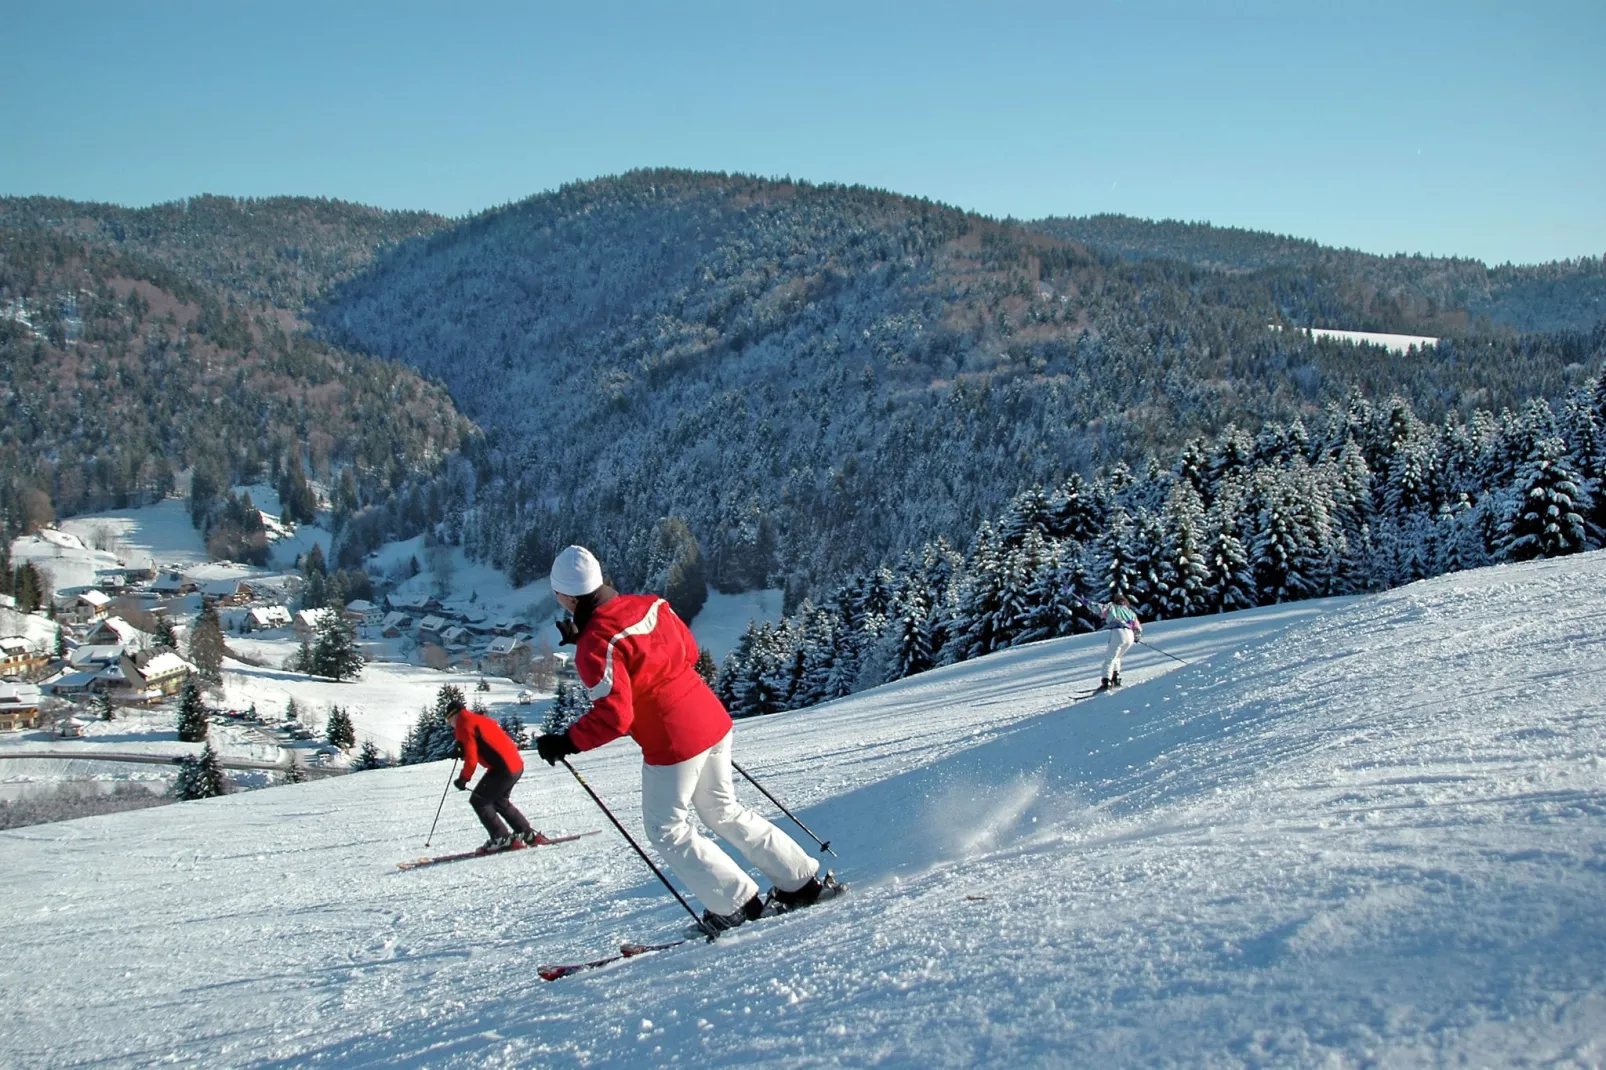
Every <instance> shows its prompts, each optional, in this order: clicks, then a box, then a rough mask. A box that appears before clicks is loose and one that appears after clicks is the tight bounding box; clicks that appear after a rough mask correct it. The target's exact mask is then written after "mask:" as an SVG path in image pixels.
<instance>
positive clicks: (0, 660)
mask: <svg viewBox="0 0 1606 1070" xmlns="http://www.w3.org/2000/svg"><path fill="white" fill-rule="evenodd" d="M49 661H50V658H49V657H47V656H46V655H44V654H41V653H38V652H36V651H35V650H33V649H32V648H31V647H29V645H28V640H26V639H24V638H23V637H22V636H20V635H8V636H6V637H5V638H4V639H0V677H7V678H10V677H16V676H26V675H28V674H29V673H31V672H33V671H34V670H36V669H39V668H42V667H43V666H44V665H46V664H48V663H49Z"/></svg>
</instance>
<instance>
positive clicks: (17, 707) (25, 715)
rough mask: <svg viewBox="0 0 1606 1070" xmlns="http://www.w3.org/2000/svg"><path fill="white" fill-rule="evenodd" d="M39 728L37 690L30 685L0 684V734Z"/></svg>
mask: <svg viewBox="0 0 1606 1070" xmlns="http://www.w3.org/2000/svg"><path fill="white" fill-rule="evenodd" d="M38 726H39V689H38V688H37V687H35V686H33V685H32V684H0V732H16V731H19V730H21V729H24V728H37V727H38Z"/></svg>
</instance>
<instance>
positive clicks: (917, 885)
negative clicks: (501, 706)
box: [0, 552, 1606, 1067]
mask: <svg viewBox="0 0 1606 1070" xmlns="http://www.w3.org/2000/svg"><path fill="white" fill-rule="evenodd" d="M1603 621H1606V554H1602V553H1599V552H1597V553H1590V554H1583V555H1577V556H1572V557H1568V558H1564V559H1558V560H1549V561H1538V562H1531V563H1527V564H1522V565H1505V566H1496V567H1491V568H1486V569H1480V570H1475V571H1470V572H1462V573H1456V574H1452V575H1448V576H1444V577H1440V578H1438V579H1434V580H1427V581H1423V582H1419V583H1415V584H1411V585H1408V586H1405V587H1402V588H1399V589H1396V590H1393V591H1390V592H1387V593H1383V594H1379V595H1371V596H1365V597H1360V598H1346V599H1330V600H1325V601H1311V602H1302V603H1295V604H1289V605H1282V606H1273V607H1266V608H1261V609H1253V610H1246V611H1241V612H1238V613H1232V614H1225V615H1220V616H1210V617H1199V618H1192V619H1187V620H1180V621H1173V622H1162V623H1158V624H1155V625H1153V626H1152V627H1151V628H1149V629H1148V630H1147V631H1146V632H1145V639H1146V640H1148V641H1149V642H1150V643H1151V644H1152V646H1150V647H1148V648H1145V647H1137V648H1135V649H1134V651H1133V652H1132V654H1131V655H1129V658H1128V663H1127V671H1126V677H1127V683H1128V686H1127V687H1125V688H1124V689H1122V690H1120V691H1118V692H1116V693H1114V694H1109V695H1097V696H1094V697H1090V698H1085V699H1080V700H1079V699H1078V698H1077V696H1079V695H1082V694H1085V692H1086V691H1087V689H1088V688H1089V687H1090V686H1091V685H1092V683H1093V682H1095V681H1096V678H1097V675H1098V671H1099V663H1100V659H1101V656H1102V651H1103V643H1102V640H1101V639H1100V638H1099V637H1098V636H1088V635H1084V636H1077V637H1071V638H1065V639H1056V640H1050V641H1046V642H1040V643H1034V644H1029V645H1026V646H1021V647H1016V648H1013V649H1009V650H1005V651H1001V652H998V653H995V654H992V655H989V656H987V657H983V658H979V659H977V660H974V661H970V662H966V663H963V664H959V665H951V666H946V667H943V668H938V669H934V670H932V671H930V672H927V673H923V674H920V675H917V676H914V677H911V678H908V679H905V680H901V681H898V682H896V683H893V684H888V685H885V686H882V687H879V688H875V689H873V690H869V691H866V692H863V693H860V694H857V695H854V696H852V697H850V698H847V699H843V700H840V701H837V702H833V703H830V704H827V705H825V706H822V707H818V708H814V709H809V710H800V711H794V712H791V713H785V714H779V715H775V716H771V717H765V718H759V719H756V720H747V721H742V722H739V723H738V725H737V728H736V751H735V753H736V758H737V760H738V761H739V762H741V763H742V764H743V765H744V766H745V767H746V768H747V769H748V770H749V771H750V772H752V773H753V774H754V775H755V776H757V777H759V778H760V779H761V780H762V781H763V782H764V783H765V785H766V787H768V788H769V789H770V790H771V791H772V792H774V793H775V794H776V795H777V797H778V798H780V799H781V800H782V801H784V802H786V803H788V805H791V806H792V807H793V808H794V809H795V810H796V812H797V813H798V816H799V817H801V818H802V819H803V820H804V821H805V822H807V823H808V824H809V825H810V826H811V827H812V828H814V829H815V830H816V831H818V832H820V833H821V835H823V836H825V837H826V838H828V839H830V840H831V841H832V844H833V847H834V849H835V850H836V851H837V852H838V853H839V854H840V855H841V858H840V860H839V861H834V862H833V863H832V865H833V866H834V867H835V869H836V872H837V874H838V876H839V877H840V878H841V879H842V880H844V881H846V882H847V883H849V884H850V885H851V886H852V891H851V893H850V894H849V896H848V897H847V898H845V899H841V900H838V901H836V902H834V903H832V904H829V905H823V906H821V907H818V908H815V909H814V910H812V911H807V912H804V913H802V914H799V915H794V916H790V917H786V918H781V919H775V920H771V921H765V922H761V923H758V924H756V925H753V926H751V927H746V928H743V929H740V930H737V931H736V932H734V933H732V934H730V935H728V936H727V937H726V938H724V939H722V940H721V941H720V942H719V943H717V944H715V945H713V946H701V945H697V944H688V945H684V946H681V947H677V948H673V949H671V950H668V951H664V952H661V953H657V954H654V955H650V956H646V957H643V958H640V959H636V960H633V961H630V962H628V963H625V964H622V965H620V966H618V967H612V968H605V969H601V970H596V971H592V972H588V973H585V974H581V975H576V976H574V977H570V978H565V979H563V980H560V981H557V982H552V983H548V982H544V981H542V980H540V979H539V977H538V975H537V967H538V966H540V965H542V964H546V963H553V962H569V961H576V960H581V959H586V958H590V957H593V956H596V955H600V954H604V953H607V952H608V951H609V950H610V949H612V948H614V946H615V945H617V944H618V943H619V942H620V941H627V940H640V941H655V940H659V939H664V938H666V937H672V936H673V935H675V934H677V933H678V931H679V929H680V928H681V926H682V925H683V923H684V922H685V920H686V919H685V915H684V914H683V913H681V912H680V910H679V907H678V906H677V905H676V904H675V903H674V902H673V900H671V899H670V898H669V897H668V896H667V894H666V893H665V892H664V890H663V889H662V887H661V886H660V885H658V884H657V883H656V881H655V880H654V879H653V878H652V877H651V875H650V874H649V873H648V872H647V871H646V870H645V868H644V867H643V866H642V865H641V863H640V861H639V860H638V859H637V858H636V857H635V856H634V855H633V854H632V853H631V851H630V849H629V848H628V846H627V845H625V844H624V843H623V842H622V840H621V839H620V838H619V837H618V836H617V834H616V833H615V832H614V831H613V830H612V829H611V828H609V827H608V826H607V824H606V822H605V820H604V819H603V817H602V815H601V814H599V813H598V812H597V811H596V809H595V808H594V806H593V805H592V803H591V801H590V800H589V799H588V798H587V797H586V796H585V794H584V793H583V792H582V791H581V790H580V787H579V785H577V784H576V783H575V782H574V781H573V780H572V779H571V778H570V777H569V776H568V775H567V774H566V773H564V772H563V770H562V769H561V768H560V769H558V770H556V771H552V770H549V769H547V768H546V767H545V766H544V765H538V764H532V766H531V768H530V770H529V772H527V773H526V776H525V780H524V781H523V782H522V783H521V784H520V786H519V788H518V790H517V792H516V794H515V798H516V799H517V800H518V801H519V803H520V804H521V806H522V807H523V808H524V809H525V811H526V812H527V813H528V814H530V816H531V818H532V820H534V821H535V822H536V823H537V825H538V826H539V827H540V828H542V829H543V830H545V831H547V832H548V833H554V834H555V833H557V832H561V831H588V830H591V829H601V830H603V831H602V833H601V834H599V835H596V836H588V837H586V838H584V839H582V840H580V841H577V842H575V843H570V844H564V845H561V846H554V847H549V848H537V849H535V850H532V851H526V852H522V853H519V854H515V855H512V856H509V857H501V858H491V859H484V860H478V861H473V862H469V863H465V864H462V865H457V866H446V867H440V868H437V869H431V870H422V871H418V872H407V873H404V872H398V871H397V870H396V868H395V864H396V863H397V862H399V861H402V860H404V859H408V858H411V857H414V856H416V855H417V854H419V853H421V844H422V842H423V838H424V835H425V832H426V830H427V829H428V826H429V820H430V817H431V815H432V813H433V811H434V808H435V803H436V801H437V800H438V799H439V798H440V796H441V789H442V786H443V784H444V782H445V778H446V776H447V772H448V770H447V768H446V765H445V764H444V763H441V764H435V765H421V766H412V767H406V768H401V769H392V770H380V771H374V772H368V773H363V774H360V775H355V776H346V777H337V778H331V779H328V780H323V781H317V782H310V783H305V784H300V785H294V786H286V787H279V788H273V789H270V790H265V791H255V792H248V793H241V794H236V795H231V796H228V797H225V798H220V799H212V800H206V801H201V802H194V803H186V804H181V805H177V806H169V807H162V808H158V809H154V810H146V811H140V812H133V813H124V814H117V815H111V816H107V817H101V818H93V819H86V820H80V821H73V822H66V823H59V824H51V825H40V826H35V827H31V828H25V829H20V830H16V831H11V832H5V833H0V860H3V864H0V932H3V933H5V934H6V935H5V947H6V951H7V954H6V955H5V956H4V958H3V960H0V998H3V999H4V1001H5V1003H6V1005H7V1007H8V1008H9V1010H10V1013H9V1014H8V1015H7V1016H6V1017H5V1018H4V1019H0V1063H4V1064H5V1065H8V1066H19V1067H34V1066H45V1065H88V1064H95V1065H101V1066H143V1065H150V1064H153V1063H158V1062H176V1063H190V1064H197V1065H206V1066H262V1067H268V1066H285V1067H288V1066H303V1065H308V1064H320V1065H379V1064H386V1065H418V1066H425V1065H427V1066H458V1065H460V1066H532V1065H540V1066H593V1065H674V1064H678V1065H695V1066H755V1065H759V1066H784V1067H795V1066H817V1065H848V1066H858V1065H883V1066H911V1067H913V1066H960V1065H977V1064H985V1065H998V1066H1020V1065H1028V1066H1029V1065H1099V1066H1165V1065H1177V1066H1183V1065H1186V1066H1199V1065H1244V1064H1248V1065H1296V1066H1316V1065H1321V1066H1351V1065H1386V1066H1411V1065H1423V1066H1439V1065H1447V1064H1448V1065H1487V1064H1495V1063H1500V1064H1511V1063H1518V1064H1521V1063H1529V1064H1541V1065H1553V1066H1598V1065H1601V1063H1602V1061H1603V1059H1606V914H1603V912H1602V910H1601V903H1602V902H1606V707H1603V706H1602V704H1601V703H1600V701H1599V697H1598V692H1597V691H1596V688H1597V687H1598V686H1599V684H1598V678H1599V676H1600V673H1601V672H1602V669H1603V666H1606V626H1603V623H1602V622H1603ZM1161 650H1163V651H1165V652H1166V653H1167V654H1170V655H1174V656H1175V657H1176V658H1181V659H1183V660H1185V661H1187V662H1189V663H1190V664H1188V665H1187V666H1183V665H1182V664H1180V663H1179V662H1178V661H1176V660H1172V659H1170V658H1168V657H1165V656H1162V655H1161V654H1160V653H1159V652H1158V651H1161ZM638 763H639V757H638V752H637V751H636V749H635V748H634V747H633V746H632V745H631V744H629V743H628V742H621V743H616V744H613V745H611V746H610V747H608V748H605V749H603V750H601V751H597V752H592V753H588V754H584V755H581V756H580V757H578V758H576V759H575V765H576V767H577V768H578V769H580V770H581V771H582V772H583V773H584V775H585V776H586V778H587V779H588V781H589V782H590V783H591V784H592V785H593V786H595V787H596V789H597V790H598V791H599V792H600V793H601V795H602V797H603V798H604V799H606V800H607V801H608V802H609V803H610V804H611V805H613V806H614V807H615V809H616V811H617V812H618V813H620V814H621V815H622V817H623V819H624V820H625V822H626V825H627V827H630V828H632V829H633V830H635V831H637V832H639V818H638V817H637V807H638V803H639V790H640V789H639V774H638V769H639V764H638ZM742 793H743V795H744V797H745V798H746V799H747V800H748V801H749V803H751V804H753V805H755V806H759V807H760V808H761V809H764V810H765V811H766V812H770V811H769V808H768V806H767V804H764V803H763V800H762V799H761V798H759V797H758V796H757V794H756V793H755V792H752V791H751V790H749V789H746V788H745V787H744V788H743V791H742ZM478 834H479V831H478V828H477V826H476V824H475V822H474V819H473V817H472V815H471V814H470V812H469V811H468V809H467V807H466V806H465V805H464V804H463V803H462V801H461V799H460V798H458V797H453V798H448V799H447V807H446V810H445V813H444V816H443V817H442V818H441V828H440V830H439V831H438V832H437V834H436V838H435V842H436V845H437V846H446V847H451V846H458V845H461V846H469V845H471V842H472V841H474V840H476V839H477V838H478ZM46 975H48V976H49V977H50V981H49V983H42V981H41V978H42V977H44V976H46Z"/></svg>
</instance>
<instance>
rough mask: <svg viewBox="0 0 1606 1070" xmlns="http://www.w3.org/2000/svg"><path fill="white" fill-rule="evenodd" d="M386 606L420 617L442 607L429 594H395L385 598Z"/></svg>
mask: <svg viewBox="0 0 1606 1070" xmlns="http://www.w3.org/2000/svg"><path fill="white" fill-rule="evenodd" d="M385 605H387V606H389V607H390V608H391V609H393V610H396V611H398V612H401V613H410V614H412V615H413V616H415V617H416V616H420V615H422V614H425V613H428V612H429V611H430V610H432V609H434V608H436V607H437V606H439V605H440V603H439V602H437V601H435V599H433V598H431V597H430V596H429V595H427V594H395V593H391V594H388V595H386V596H385Z"/></svg>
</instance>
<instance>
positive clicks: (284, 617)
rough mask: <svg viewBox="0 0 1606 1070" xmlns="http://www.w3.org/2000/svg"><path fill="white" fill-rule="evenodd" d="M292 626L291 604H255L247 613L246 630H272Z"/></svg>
mask: <svg viewBox="0 0 1606 1070" xmlns="http://www.w3.org/2000/svg"><path fill="white" fill-rule="evenodd" d="M288 627H290V607H289V606H253V607H251V609H250V610H249V611H247V612H246V614H245V630H246V631H248V632H271V631H273V630H274V629H275V628H288Z"/></svg>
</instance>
